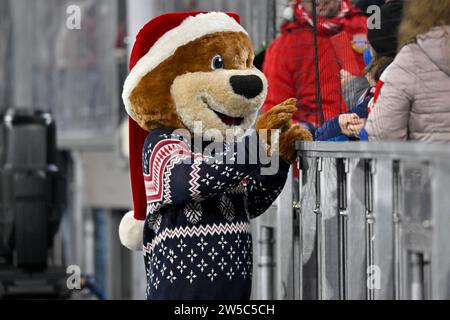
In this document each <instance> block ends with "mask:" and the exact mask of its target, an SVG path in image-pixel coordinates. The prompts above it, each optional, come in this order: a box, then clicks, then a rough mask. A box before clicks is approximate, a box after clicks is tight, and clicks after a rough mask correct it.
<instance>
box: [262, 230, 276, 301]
mask: <svg viewBox="0 0 450 320" xmlns="http://www.w3.org/2000/svg"><path fill="white" fill-rule="evenodd" d="M274 243H275V241H274V231H273V228H271V227H267V226H262V227H261V231H260V241H259V245H260V250H261V251H260V264H259V268H260V276H261V278H260V280H261V300H272V299H273V293H274V290H273V289H274V287H273V284H274V266H275V265H274V250H273V249H274V248H273V247H274Z"/></svg>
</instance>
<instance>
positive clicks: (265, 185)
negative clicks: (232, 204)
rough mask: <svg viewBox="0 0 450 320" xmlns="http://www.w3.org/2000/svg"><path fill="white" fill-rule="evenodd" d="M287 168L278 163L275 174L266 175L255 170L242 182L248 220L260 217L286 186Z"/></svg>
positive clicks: (281, 162) (287, 165)
mask: <svg viewBox="0 0 450 320" xmlns="http://www.w3.org/2000/svg"><path fill="white" fill-rule="evenodd" d="M289 168H290V166H289V164H287V163H286V162H284V161H280V166H279V170H278V171H277V173H276V174H274V175H266V174H262V170H256V171H254V172H253V173H252V174H251V175H250V176H248V177H247V178H246V179H245V180H244V181H243V187H244V190H245V196H246V202H245V207H246V210H247V213H248V214H249V216H250V218H252V219H254V218H257V217H259V216H260V215H262V214H263V213H264V212H266V211H267V209H268V208H269V207H270V206H271V205H272V203H273V202H274V201H275V200H276V199H277V198H278V196H279V195H280V193H281V191H282V190H283V188H284V185H285V184H286V180H287V176H288V173H289Z"/></svg>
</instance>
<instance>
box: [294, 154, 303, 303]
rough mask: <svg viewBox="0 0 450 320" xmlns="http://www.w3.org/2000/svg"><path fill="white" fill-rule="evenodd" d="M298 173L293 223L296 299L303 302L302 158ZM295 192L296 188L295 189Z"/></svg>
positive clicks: (298, 163) (298, 165) (298, 162)
mask: <svg viewBox="0 0 450 320" xmlns="http://www.w3.org/2000/svg"><path fill="white" fill-rule="evenodd" d="M296 169H297V172H298V191H297V194H296V195H294V203H293V210H294V219H293V220H294V221H293V239H294V240H297V242H296V243H294V245H293V250H294V299H296V300H303V285H302V282H303V281H302V280H303V249H302V246H303V232H302V228H303V225H302V207H301V201H302V196H303V195H302V191H303V190H302V187H303V172H302V158H301V157H299V158H298V160H297V168H296ZM294 190H295V188H294Z"/></svg>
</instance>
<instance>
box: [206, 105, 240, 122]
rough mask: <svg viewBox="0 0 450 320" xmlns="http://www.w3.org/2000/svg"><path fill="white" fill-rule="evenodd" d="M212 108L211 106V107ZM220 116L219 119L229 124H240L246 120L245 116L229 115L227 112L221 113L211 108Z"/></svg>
mask: <svg viewBox="0 0 450 320" xmlns="http://www.w3.org/2000/svg"><path fill="white" fill-rule="evenodd" d="M210 109H211V108H210ZM211 110H212V111H213V112H214V113H215V114H216V115H217V116H218V117H219V119H220V120H221V121H222V122H223V123H225V124H226V125H227V126H240V125H241V124H242V122H244V118H242V117H238V118H233V117H230V116H227V115H226V114H223V113H220V112H218V111H216V110H213V109H211Z"/></svg>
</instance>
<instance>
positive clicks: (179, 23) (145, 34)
mask: <svg viewBox="0 0 450 320" xmlns="http://www.w3.org/2000/svg"><path fill="white" fill-rule="evenodd" d="M217 32H243V33H245V34H247V32H246V31H245V30H244V28H242V26H241V25H240V24H239V16H238V15H237V14H234V13H223V12H209V13H207V12H177V13H169V14H164V15H161V16H159V17H157V18H155V19H153V20H151V21H150V22H149V23H147V24H146V25H145V26H144V27H143V28H142V29H141V31H139V33H138V35H137V37H136V42H135V44H134V47H133V50H132V53H131V58H130V73H129V75H128V77H127V79H126V80H125V83H124V86H123V92H122V99H123V102H124V105H125V108H126V110H127V113H128V115H129V116H130V119H129V146H130V175H131V190H132V194H133V206H134V211H131V212H129V213H127V214H126V215H125V216H124V217H123V219H122V221H121V223H120V226H119V237H120V241H121V242H122V244H123V245H124V246H126V247H127V248H129V249H131V250H136V251H137V250H142V243H143V230H144V221H145V218H146V216H147V200H146V194H145V186H144V176H143V172H142V148H143V146H144V142H145V139H146V137H147V135H148V132H147V131H145V130H144V129H142V128H141V127H140V126H139V125H138V124H137V122H136V121H135V119H136V117H135V115H134V113H133V110H132V108H131V102H130V95H131V93H132V92H133V90H134V88H135V87H136V86H137V85H138V84H139V82H140V81H141V79H142V78H143V77H144V76H145V75H147V74H148V73H149V72H151V71H152V70H153V69H155V68H156V67H157V66H158V65H160V64H161V63H162V62H164V61H165V60H167V59H168V58H170V57H171V56H172V55H173V54H174V53H175V51H176V50H177V49H178V48H179V47H181V46H183V45H185V44H188V43H189V42H192V41H194V40H196V39H199V38H201V37H203V36H205V35H208V34H213V33H217Z"/></svg>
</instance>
